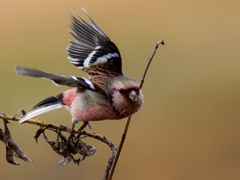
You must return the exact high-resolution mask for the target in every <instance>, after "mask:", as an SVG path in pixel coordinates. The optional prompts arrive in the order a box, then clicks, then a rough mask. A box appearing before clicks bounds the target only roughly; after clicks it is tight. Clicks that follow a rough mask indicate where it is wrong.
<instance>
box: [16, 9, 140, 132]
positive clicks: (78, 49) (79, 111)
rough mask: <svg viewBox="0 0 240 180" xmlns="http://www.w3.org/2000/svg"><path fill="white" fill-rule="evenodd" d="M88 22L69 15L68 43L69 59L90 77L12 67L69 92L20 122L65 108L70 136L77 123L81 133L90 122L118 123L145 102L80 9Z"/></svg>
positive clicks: (109, 45)
mask: <svg viewBox="0 0 240 180" xmlns="http://www.w3.org/2000/svg"><path fill="white" fill-rule="evenodd" d="M82 10H83V11H84V13H85V14H86V16H87V17H88V19H89V22H87V21H85V20H84V19H83V18H82V17H81V16H79V15H78V14H77V13H76V14H74V15H73V14H72V13H69V15H68V18H69V27H70V28H71V30H70V31H69V33H70V34H71V35H72V37H73V39H74V40H70V43H69V45H68V47H67V54H68V60H69V62H70V63H72V64H73V65H75V66H76V67H77V68H79V69H81V70H82V71H84V72H86V73H87V74H88V76H89V78H88V79H87V78H84V77H77V76H63V75H55V74H52V73H48V72H45V71H41V70H37V69H32V68H27V67H21V66H15V67H14V70H15V72H16V74H17V75H22V76H29V77H35V78H44V79H47V80H50V81H52V82H53V83H54V84H56V85H58V86H69V87H72V89H70V90H67V91H64V92H62V93H59V94H56V95H53V96H50V97H48V98H46V99H44V100H42V101H40V102H39V103H37V104H36V105H35V106H34V107H33V108H32V110H30V111H29V112H27V113H26V114H25V115H24V116H23V117H22V118H21V119H20V120H19V123H24V122H25V121H26V120H28V119H30V118H32V117H35V116H38V115H40V114H43V113H46V112H49V111H52V110H55V109H59V108H62V107H64V108H66V109H67V110H68V111H69V112H70V114H71V116H72V119H71V122H72V131H71V132H72V133H73V131H74V128H75V125H76V124H77V123H78V122H83V125H82V126H81V127H80V128H79V131H80V132H81V131H82V130H83V129H84V127H85V126H86V125H87V124H88V122H89V121H101V120H119V119H123V118H126V117H128V116H131V115H133V114H135V113H136V112H138V111H139V109H140V108H141V106H142V105H143V102H144V97H143V93H142V90H141V89H140V87H139V83H138V82H137V81H136V80H135V79H133V78H130V77H128V76H125V75H123V73H122V58H121V54H120V52H119V50H118V48H117V46H116V45H115V44H114V43H113V42H112V41H111V40H110V38H109V37H108V36H107V35H106V34H105V33H104V32H103V30H102V29H101V28H100V27H99V26H98V25H97V23H96V22H95V21H94V20H93V19H92V18H91V17H90V16H89V15H88V13H87V11H86V10H85V9H84V8H82Z"/></svg>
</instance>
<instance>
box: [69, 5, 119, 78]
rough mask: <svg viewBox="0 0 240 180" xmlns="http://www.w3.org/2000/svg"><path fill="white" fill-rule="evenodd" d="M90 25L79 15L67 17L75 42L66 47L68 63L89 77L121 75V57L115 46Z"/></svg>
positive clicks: (95, 27) (94, 25)
mask: <svg viewBox="0 0 240 180" xmlns="http://www.w3.org/2000/svg"><path fill="white" fill-rule="evenodd" d="M83 11H84V12H85V13H86V15H87V16H88V18H89V19H90V21H91V24H89V23H88V22H86V21H85V20H84V19H83V18H81V17H80V16H79V15H77V17H75V16H73V15H72V14H70V15H69V19H70V24H69V26H70V27H71V29H72V30H73V32H70V33H71V35H72V36H73V38H74V40H75V41H71V40H70V44H69V46H68V47H67V53H68V55H69V56H68V59H69V61H70V62H71V63H72V64H74V65H75V66H77V67H78V68H79V69H82V70H83V71H85V72H87V73H88V74H89V76H90V79H91V76H98V75H100V74H101V75H103V74H105V75H106V76H117V75H121V74H122V61H121V55H120V52H119V50H118V48H117V46H116V45H115V44H114V43H113V42H112V41H111V40H110V39H109V38H108V36H107V35H106V34H105V33H104V32H103V31H102V30H101V28H100V27H99V26H98V25H97V24H96V23H95V22H94V21H93V20H92V18H91V17H90V16H89V15H88V14H87V12H86V11H85V9H83ZM100 72H101V73H100Z"/></svg>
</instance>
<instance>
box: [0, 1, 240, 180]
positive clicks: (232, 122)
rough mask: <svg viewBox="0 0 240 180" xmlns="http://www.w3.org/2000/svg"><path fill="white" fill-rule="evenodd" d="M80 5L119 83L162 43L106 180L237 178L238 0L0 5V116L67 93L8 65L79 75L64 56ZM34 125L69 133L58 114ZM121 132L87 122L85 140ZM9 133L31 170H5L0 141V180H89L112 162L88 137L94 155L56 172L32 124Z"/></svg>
mask: <svg viewBox="0 0 240 180" xmlns="http://www.w3.org/2000/svg"><path fill="white" fill-rule="evenodd" d="M80 7H86V9H87V11H88V13H89V14H90V15H91V17H92V18H93V19H94V20H95V21H96V22H97V23H98V25H99V26H100V27H101V28H102V29H103V30H104V31H105V33H106V34H107V35H108V36H109V37H110V38H111V39H112V41H114V42H115V43H116V44H117V46H118V48H119V49H120V52H121V54H122V58H123V72H124V74H125V75H128V76H130V77H133V78H135V79H138V80H140V78H141V76H142V73H143V70H144V68H145V66H146V63H147V60H148V57H149V56H150V55H151V53H152V51H153V48H154V46H155V44H156V42H158V41H159V40H161V39H163V40H164V41H165V43H166V45H165V46H160V47H159V50H158V52H157V54H156V56H155V58H154V60H153V63H152V65H151V67H150V69H149V72H148V74H147V77H146V82H145V84H144V87H143V92H144V95H145V104H144V106H143V108H142V109H141V111H140V112H139V113H138V114H136V115H134V116H133V118H132V122H131V124H130V128H129V133H128V136H127V139H126V142H125V145H124V147H123V151H122V154H121V157H120V159H119V163H118V165H117V168H116V170H115V175H114V178H113V179H114V180H123V179H124V180H132V179H138V180H145V179H151V180H159V179H164V180H192V179H194V180H226V179H228V180H237V179H240V170H239V169H240V130H239V129H240V71H239V68H240V60H239V57H240V48H239V47H240V46H239V42H240V22H239V19H240V1H235V0H229V1H207V0H203V1H191V0H182V1H177V0H168V1H166V0H148V1H137V0H130V1H112V0H104V1H93V0H81V1H76V0H75V1H73V0H68V1H63V0H41V1H32V0H21V1H13V0H0V22H1V28H0V61H1V65H0V83H1V90H0V100H1V103H0V111H1V112H4V113H6V114H8V115H15V114H16V113H17V112H18V109H19V108H23V109H25V110H26V111H28V110H30V109H31V108H32V107H33V106H34V105H35V104H36V103H38V102H39V101H41V100H42V99H44V98H46V97H49V96H51V95H55V94H57V93H60V92H62V91H65V90H67V89H69V88H68V87H57V86H55V85H53V84H52V83H51V82H49V81H46V80H42V79H33V78H26V77H20V76H16V75H15V73H14V71H13V66H14V65H21V66H26V67H31V68H36V69H40V70H44V71H48V72H52V73H56V74H62V75H76V76H80V77H81V76H83V77H87V75H86V74H85V73H84V72H82V71H80V70H79V69H77V68H75V67H74V66H73V65H72V64H71V63H69V62H68V60H67V54H66V47H67V45H68V43H69V41H68V39H72V37H71V36H70V34H69V33H68V30H69V27H68V25H67V24H68V18H67V14H68V12H72V11H76V12H77V13H78V14H80V15H81V16H82V17H84V18H85V19H86V15H85V14H84V13H83V11H82V10H81V9H80ZM37 118H38V119H39V120H42V121H46V122H48V123H54V124H62V125H66V126H69V127H70V126H71V121H70V119H71V117H70V115H69V113H68V112H67V111H66V110H65V109H59V110H56V111H52V112H50V113H47V114H44V115H41V116H38V117H37ZM124 125H125V120H121V121H102V122H94V123H91V126H92V128H93V130H94V132H96V133H98V134H101V135H104V136H106V137H108V138H109V139H111V140H112V141H113V142H115V144H117V145H118V143H119V140H120V137H121V133H122V130H123V127H124ZM0 127H3V124H2V122H0ZM9 128H10V130H11V132H12V136H13V138H14V139H15V140H16V141H17V143H18V144H19V145H20V147H21V148H22V149H23V151H24V152H25V153H26V154H27V155H28V157H29V158H30V159H32V160H33V161H34V162H33V163H25V162H23V161H21V160H18V159H16V158H15V161H19V162H20V163H21V165H20V166H14V165H11V164H8V163H7V162H6V160H5V146H4V144H3V143H0V167H1V168H0V174H1V178H2V179H5V180H8V179H16V178H17V179H18V180H21V179H26V178H27V179H36V180H41V179H69V178H71V179H81V180H89V179H93V180H95V179H96V180H97V179H101V178H102V176H103V173H104V170H105V167H106V165H107V161H108V158H109V157H110V156H111V151H110V149H109V148H108V147H107V146H106V145H105V144H103V143H100V142H98V141H96V140H93V139H90V138H88V139H85V142H88V143H90V144H92V145H94V146H95V147H96V148H97V149H98V151H97V152H96V153H95V154H94V156H92V157H89V158H86V159H85V161H83V162H82V163H81V164H80V165H79V166H76V165H75V164H73V163H69V164H68V165H66V166H64V167H62V166H59V165H58V164H57V163H56V161H59V160H60V159H61V157H60V156H58V155H57V154H55V153H54V152H53V151H52V150H51V148H50V147H49V146H48V145H47V143H46V142H45V141H44V140H43V139H42V137H40V139H39V144H36V143H35V140H34V138H33V135H34V133H35V131H36V130H37V129H38V127H37V126H33V125H28V124H24V125H19V124H18V123H16V122H12V124H11V125H9ZM49 136H52V137H53V140H54V138H55V135H51V134H50V135H49Z"/></svg>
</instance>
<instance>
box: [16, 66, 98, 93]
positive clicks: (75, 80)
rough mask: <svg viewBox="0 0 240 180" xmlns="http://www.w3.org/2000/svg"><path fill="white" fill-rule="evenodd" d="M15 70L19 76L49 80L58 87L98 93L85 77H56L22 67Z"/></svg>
mask: <svg viewBox="0 0 240 180" xmlns="http://www.w3.org/2000/svg"><path fill="white" fill-rule="evenodd" d="M14 70H15V72H16V73H17V74H18V75H22V76H29V77H37V78H44V79H48V80H50V81H52V82H53V83H54V84H56V85H58V86H69V87H77V88H79V89H80V90H85V89H88V90H91V91H96V88H95V86H94V84H92V82H91V81H89V80H88V79H86V78H84V77H76V76H63V75H56V74H52V73H48V72H44V71H40V70H37V69H31V68H26V67H20V66H16V67H14Z"/></svg>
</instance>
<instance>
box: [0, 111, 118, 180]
mask: <svg viewBox="0 0 240 180" xmlns="http://www.w3.org/2000/svg"><path fill="white" fill-rule="evenodd" d="M0 118H1V119H7V120H11V121H19V120H20V119H21V117H17V116H9V115H5V114H3V113H0ZM25 123H29V124H34V125H38V126H41V127H46V126H47V127H48V129H55V130H60V131H64V132H68V133H70V132H71V130H72V129H71V128H69V127H66V126H61V125H54V124H48V123H45V122H42V121H37V120H32V119H29V120H27V121H25ZM75 132H76V133H77V132H78V129H75ZM82 135H85V136H88V137H91V138H94V139H97V140H99V141H102V142H103V143H105V144H107V145H108V146H109V147H110V149H111V151H112V156H111V157H110V159H109V160H108V165H107V168H106V170H105V173H104V177H103V180H107V179H108V175H109V171H110V168H111V167H112V163H113V160H114V159H115V156H116V153H117V147H116V146H115V144H114V143H113V142H112V141H110V140H109V139H107V138H106V137H105V136H101V135H99V134H95V133H92V132H89V131H82Z"/></svg>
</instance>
